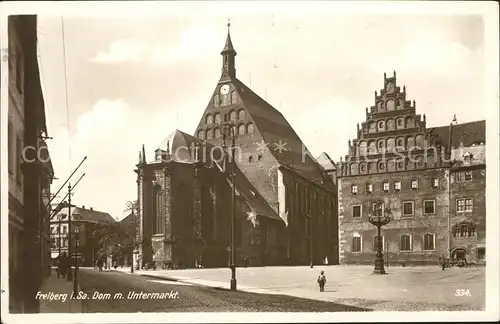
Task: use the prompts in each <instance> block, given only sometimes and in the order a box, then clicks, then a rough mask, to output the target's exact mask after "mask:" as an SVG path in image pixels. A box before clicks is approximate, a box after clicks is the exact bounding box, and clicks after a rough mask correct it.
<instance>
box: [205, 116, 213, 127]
mask: <svg viewBox="0 0 500 324" xmlns="http://www.w3.org/2000/svg"><path fill="white" fill-rule="evenodd" d="M213 122H214V119H213V117H212V115H210V114H208V115H207V117H205V123H206V124H207V125H210V124H212V123H213Z"/></svg>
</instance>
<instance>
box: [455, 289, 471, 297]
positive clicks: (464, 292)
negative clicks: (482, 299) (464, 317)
mask: <svg viewBox="0 0 500 324" xmlns="http://www.w3.org/2000/svg"><path fill="white" fill-rule="evenodd" d="M470 295H471V293H470V291H469V289H457V290H455V296H457V297H463V296H470Z"/></svg>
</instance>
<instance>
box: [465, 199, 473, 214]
mask: <svg viewBox="0 0 500 324" xmlns="http://www.w3.org/2000/svg"><path fill="white" fill-rule="evenodd" d="M465 211H466V212H471V211H472V198H467V199H465Z"/></svg>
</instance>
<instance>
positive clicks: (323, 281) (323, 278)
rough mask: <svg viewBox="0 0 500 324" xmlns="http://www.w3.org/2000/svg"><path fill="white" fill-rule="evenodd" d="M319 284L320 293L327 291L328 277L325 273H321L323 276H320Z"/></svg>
mask: <svg viewBox="0 0 500 324" xmlns="http://www.w3.org/2000/svg"><path fill="white" fill-rule="evenodd" d="M317 282H318V284H319V291H325V284H326V276H325V272H324V271H321V274H320V275H319V276H318V280H317Z"/></svg>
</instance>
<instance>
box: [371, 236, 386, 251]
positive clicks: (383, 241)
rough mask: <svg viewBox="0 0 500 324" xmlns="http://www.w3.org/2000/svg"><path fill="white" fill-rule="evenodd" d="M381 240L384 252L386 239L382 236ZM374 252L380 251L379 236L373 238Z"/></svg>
mask: <svg viewBox="0 0 500 324" xmlns="http://www.w3.org/2000/svg"><path fill="white" fill-rule="evenodd" d="M381 238H382V251H383V250H384V246H385V237H384V236H382V237H381ZM373 251H374V252H376V251H378V236H374V237H373Z"/></svg>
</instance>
